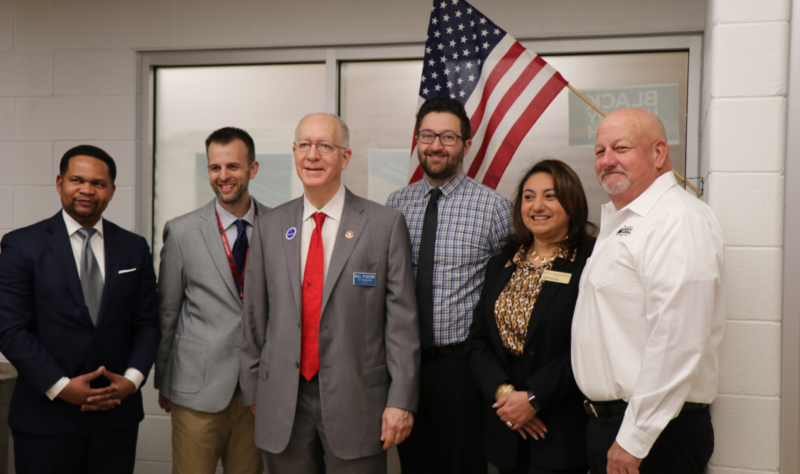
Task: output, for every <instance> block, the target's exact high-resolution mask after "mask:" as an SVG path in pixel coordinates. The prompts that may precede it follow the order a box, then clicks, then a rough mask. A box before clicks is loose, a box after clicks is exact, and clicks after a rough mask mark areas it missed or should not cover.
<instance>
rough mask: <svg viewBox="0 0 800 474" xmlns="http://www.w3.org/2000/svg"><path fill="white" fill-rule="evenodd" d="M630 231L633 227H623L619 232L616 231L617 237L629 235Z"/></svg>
mask: <svg viewBox="0 0 800 474" xmlns="http://www.w3.org/2000/svg"><path fill="white" fill-rule="evenodd" d="M632 231H633V227H631V226H628V225H624V226H622V228H621V229H620V230H618V231H617V235H622V236H626V235H631V232H632Z"/></svg>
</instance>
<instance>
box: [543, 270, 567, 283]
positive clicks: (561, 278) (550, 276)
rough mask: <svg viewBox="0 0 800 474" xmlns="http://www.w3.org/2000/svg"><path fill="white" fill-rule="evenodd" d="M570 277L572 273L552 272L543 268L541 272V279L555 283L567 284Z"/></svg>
mask: <svg viewBox="0 0 800 474" xmlns="http://www.w3.org/2000/svg"><path fill="white" fill-rule="evenodd" d="M570 278H572V273H564V272H554V271H553V270H545V271H544V272H542V281H552V282H555V283H562V284H564V285H567V284H569V280H570Z"/></svg>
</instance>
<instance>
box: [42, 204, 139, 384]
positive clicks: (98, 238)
mask: <svg viewBox="0 0 800 474" xmlns="http://www.w3.org/2000/svg"><path fill="white" fill-rule="evenodd" d="M61 215H62V216H63V217H64V224H66V225H67V234H69V243H70V245H72V254H73V255H74V256H75V266H76V267H78V276H79V277H80V275H81V257H82V256H83V237H81V235H80V234H79V233H78V230H79V229H80V228H81V227H82V226H81V225H80V224H79V223H78V221H76V220H75V219H73V218H72V216H70V215H69V214H67V213H66V212H65V211H64V210H62V211H61ZM94 228H95V229H96V230H97V232H95V233H94V234H93V235H92V236H91V237H90V238H89V245H91V246H92V252H93V253H94V258H95V260H97V265H99V266H100V274H101V275H102V276H103V282H105V281H106V249H105V242H104V241H103V218H102V217H101V218H100V220H99V221H97V224H95V225H94ZM125 378H126V379H128V380H130V381H131V382H133V385H134V386H135V387H136V390H138V389H139V385H141V384H142V381H144V375H143V374H142V373H141V372H139V371H138V370H137V369H134V368H133V367H130V368H128V370H126V371H125ZM69 380H70V379H69V377H61V379H59V381H58V382H56V383H55V384H54V385H53V386H52V387H50V389H49V390H48V391H47V392H45V393H46V395H47V397H48V398H49V399H50V400H55V398H56V397H57V396H58V394H59V393H61V391H62V390H64V387H66V386H67V384H68V383H69Z"/></svg>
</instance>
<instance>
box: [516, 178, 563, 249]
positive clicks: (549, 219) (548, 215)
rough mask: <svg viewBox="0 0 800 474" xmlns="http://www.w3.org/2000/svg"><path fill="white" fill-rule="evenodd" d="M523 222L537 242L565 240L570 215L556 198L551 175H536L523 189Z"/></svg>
mask: <svg viewBox="0 0 800 474" xmlns="http://www.w3.org/2000/svg"><path fill="white" fill-rule="evenodd" d="M521 212H522V222H523V223H524V224H525V227H527V228H528V230H530V231H531V233H533V237H534V239H535V240H539V241H542V242H544V243H548V244H549V243H554V242H560V241H562V240H564V236H566V235H567V230H568V229H569V215H568V214H567V211H565V210H564V208H563V207H561V203H560V202H559V200H558V197H557V196H556V191H555V185H554V184H553V177H552V176H551V175H550V173H536V174H534V175H532V176H531V177H530V178H528V180H527V181H526V182H525V185H524V186H523V188H522V206H521Z"/></svg>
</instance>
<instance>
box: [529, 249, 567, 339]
mask: <svg viewBox="0 0 800 474" xmlns="http://www.w3.org/2000/svg"><path fill="white" fill-rule="evenodd" d="M563 262H564V260H562V259H560V258H559V259H556V261H555V262H554V263H563ZM556 271H562V270H560V269H559V270H556ZM574 271H575V268H574V266H573V268H572V269H571V270H570V271H568V272H564V273H569V274H572V273H573V272H574ZM574 277H575V275H573V278H574ZM565 286H567V285H564V284H563V283H556V282H553V281H543V282H542V289H541V290H539V296H538V297H537V298H536V303H535V304H534V305H533V311H532V312H531V317H530V320H529V321H528V332H527V333H526V334H525V347H528V344H529V343H530V341H531V338H533V333H534V332H536V326H538V325H539V323H540V322H541V321H542V318H543V317H544V315H545V312H546V311H547V307H548V306H550V303H551V302H552V301H553V298H555V296H556V295H557V294H558V292H559V291H560V290H561V288H563V287H565Z"/></svg>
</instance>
